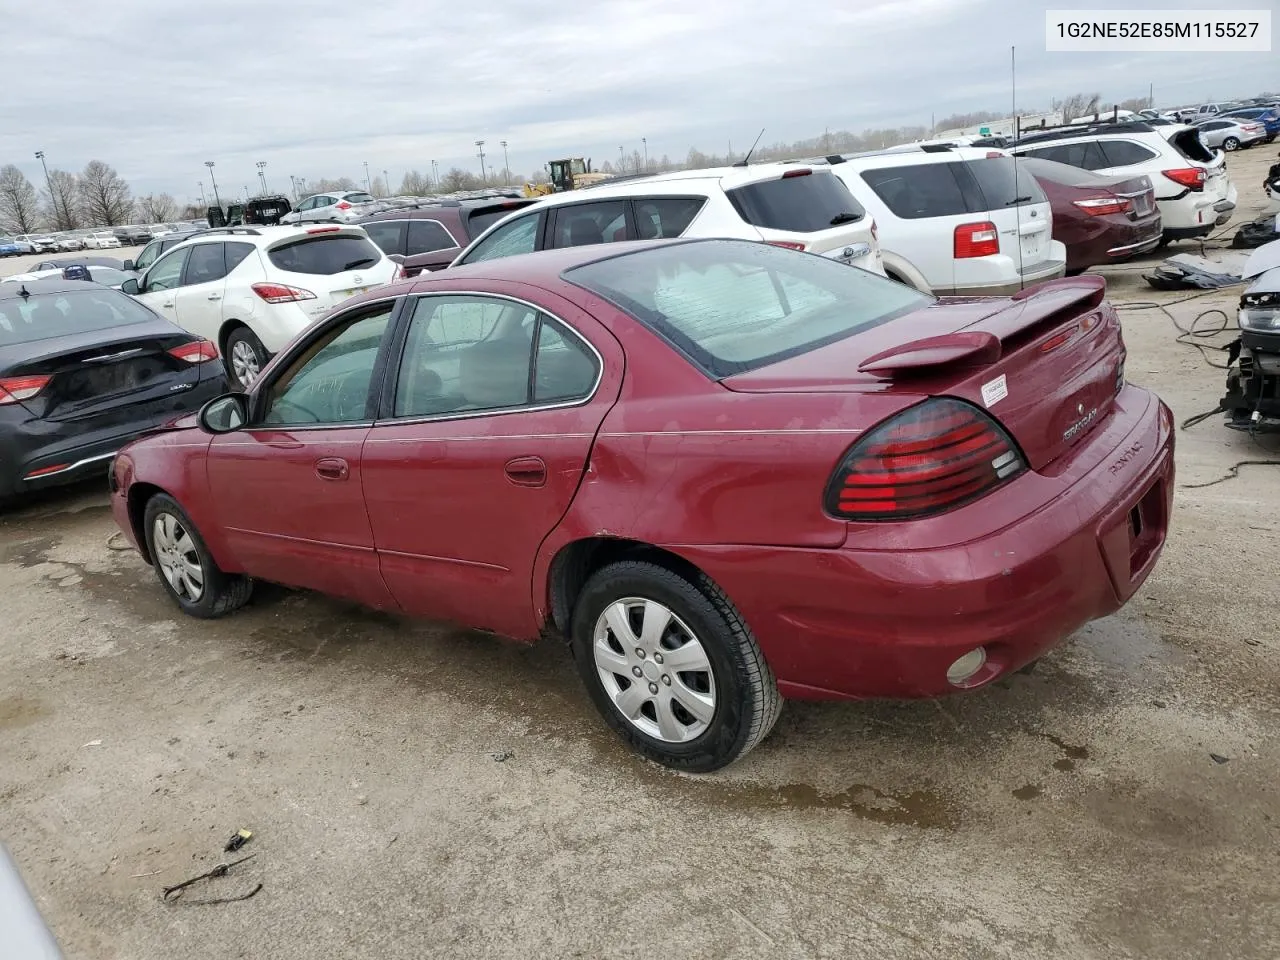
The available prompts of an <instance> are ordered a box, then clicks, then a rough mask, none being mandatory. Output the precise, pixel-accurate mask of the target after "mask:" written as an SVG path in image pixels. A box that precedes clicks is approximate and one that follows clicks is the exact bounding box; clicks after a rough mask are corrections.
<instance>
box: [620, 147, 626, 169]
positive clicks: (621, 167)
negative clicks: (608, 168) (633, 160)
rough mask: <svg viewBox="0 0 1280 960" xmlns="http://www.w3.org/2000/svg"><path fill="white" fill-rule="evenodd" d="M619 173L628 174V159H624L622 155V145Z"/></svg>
mask: <svg viewBox="0 0 1280 960" xmlns="http://www.w3.org/2000/svg"><path fill="white" fill-rule="evenodd" d="M618 172H619V173H626V172H627V161H626V158H625V157H623V155H622V144H618Z"/></svg>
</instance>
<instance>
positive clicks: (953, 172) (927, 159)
mask: <svg viewBox="0 0 1280 960" xmlns="http://www.w3.org/2000/svg"><path fill="white" fill-rule="evenodd" d="M828 162H829V163H830V164H831V170H832V172H833V173H835V175H836V176H838V177H839V178H840V179H841V180H843V181H844V182H845V183H846V184H847V185H848V187H849V189H850V191H852V193H853V195H854V196H855V197H857V198H858V200H859V201H860V202H861V203H862V205H863V206H864V207H866V208H867V210H868V212H869V213H871V215H872V216H873V218H874V219H875V222H876V224H877V227H878V233H879V238H880V255H881V257H882V259H883V261H884V272H885V274H886V275H888V276H889V277H892V278H893V279H895V280H900V281H902V282H903V283H906V284H908V285H910V286H913V287H915V288H916V289H917V290H921V291H924V292H925V293H932V294H935V295H936V296H977V297H991V296H1007V295H1009V294H1012V293H1016V292H1017V291H1019V290H1021V289H1023V288H1025V287H1028V286H1031V285H1032V284H1036V283H1040V282H1042V281H1045V280H1055V279H1057V278H1058V277H1061V276H1063V274H1064V273H1065V272H1066V266H1067V248H1066V247H1065V246H1064V245H1063V244H1062V243H1061V242H1060V241H1058V240H1054V239H1053V213H1052V211H1051V210H1050V207H1049V199H1048V197H1046V196H1045V194H1044V191H1043V190H1041V189H1040V185H1039V184H1038V183H1037V182H1036V179H1035V177H1032V176H1030V175H1029V174H1022V173H1019V172H1018V171H1017V170H1016V169H1015V166H1014V161H1013V158H1012V157H1011V156H1009V155H1008V154H1007V153H1004V152H1003V151H1000V150H991V149H987V148H982V147H949V146H946V145H938V146H926V147H923V148H919V149H907V148H899V149H895V150H886V151H882V152H878V153H872V154H861V155H857V156H848V157H838V156H836V157H829V158H828Z"/></svg>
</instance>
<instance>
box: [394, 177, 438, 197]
mask: <svg viewBox="0 0 1280 960" xmlns="http://www.w3.org/2000/svg"><path fill="white" fill-rule="evenodd" d="M400 192H401V193H402V194H404V195H405V196H408V197H422V196H426V195H427V194H428V193H430V192H431V178H430V177H425V176H423V175H422V174H421V173H419V172H418V171H417V170H410V171H409V172H408V173H406V174H405V175H404V179H403V180H401V181H400Z"/></svg>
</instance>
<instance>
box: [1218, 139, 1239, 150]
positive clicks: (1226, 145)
mask: <svg viewBox="0 0 1280 960" xmlns="http://www.w3.org/2000/svg"><path fill="white" fill-rule="evenodd" d="M1222 149H1223V150H1226V151H1227V152H1232V151H1234V150H1239V149H1240V141H1239V140H1237V139H1236V138H1235V137H1227V139H1225V140H1223V141H1222Z"/></svg>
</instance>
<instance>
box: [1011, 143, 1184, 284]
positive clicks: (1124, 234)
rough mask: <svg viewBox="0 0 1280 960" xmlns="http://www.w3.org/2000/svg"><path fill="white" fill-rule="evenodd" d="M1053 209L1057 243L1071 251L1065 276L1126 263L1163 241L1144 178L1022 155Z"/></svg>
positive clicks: (1152, 194)
mask: <svg viewBox="0 0 1280 960" xmlns="http://www.w3.org/2000/svg"><path fill="white" fill-rule="evenodd" d="M1017 163H1018V167H1019V169H1021V170H1024V171H1026V172H1027V173H1030V174H1031V175H1032V176H1033V177H1035V178H1036V182H1037V183H1039V184H1040V187H1041V189H1042V190H1044V192H1045V196H1047V197H1048V198H1049V203H1050V205H1051V206H1052V208H1053V239H1055V240H1060V241H1062V243H1063V244H1065V245H1066V248H1067V273H1080V272H1081V271H1083V270H1087V269H1088V268H1089V267H1093V266H1097V265H1099V264H1104V263H1115V262H1117V261H1119V260H1128V259H1129V258H1130V257H1133V256H1136V255H1137V254H1139V253H1146V252H1147V251H1148V250H1154V249H1155V248H1156V246H1157V245H1158V244H1159V243H1160V232H1161V229H1162V228H1161V222H1160V210H1159V208H1158V207H1157V206H1156V200H1155V192H1154V191H1153V190H1152V187H1151V181H1150V180H1149V179H1148V178H1147V177H1145V176H1136V177H1124V176H1111V177H1108V176H1104V175H1102V174H1097V173H1091V172H1090V171H1088V170H1082V169H1080V168H1079V167H1073V166H1069V165H1068V164H1065V163H1057V162H1056V161H1054V160H1040V159H1037V158H1035V157H1018V158H1017Z"/></svg>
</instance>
